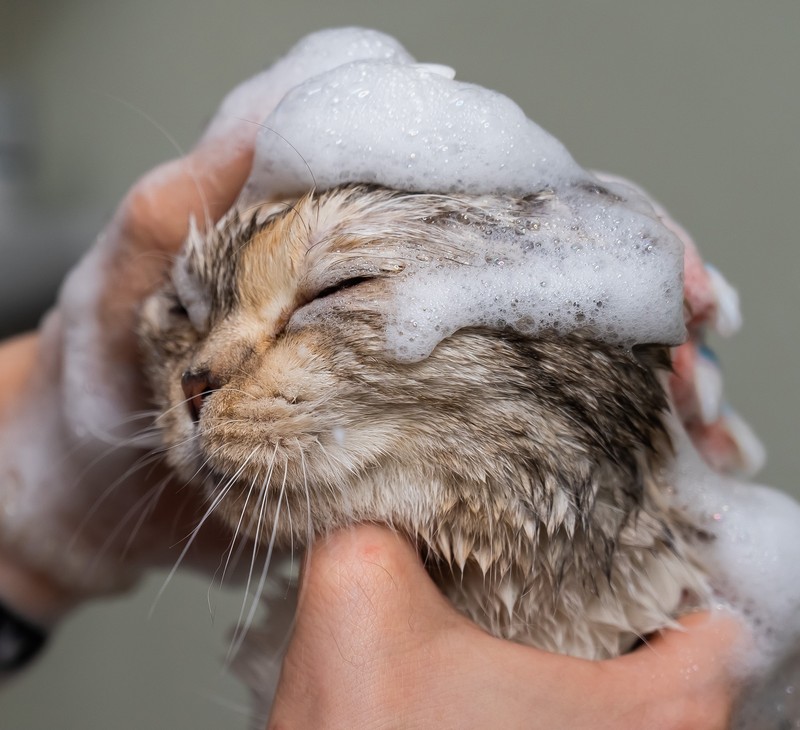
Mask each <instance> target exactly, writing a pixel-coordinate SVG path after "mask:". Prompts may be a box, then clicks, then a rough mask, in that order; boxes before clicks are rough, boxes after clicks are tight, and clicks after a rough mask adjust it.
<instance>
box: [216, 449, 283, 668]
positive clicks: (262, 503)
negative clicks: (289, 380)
mask: <svg viewBox="0 0 800 730" xmlns="http://www.w3.org/2000/svg"><path fill="white" fill-rule="evenodd" d="M279 445H280V443H279V442H276V443H275V449H274V450H273V452H272V459H271V460H270V463H269V467H268V469H267V474H266V476H265V477H264V481H263V483H262V485H261V494H260V495H259V496H258V501H257V502H256V509H255V515H257V522H256V533H255V536H254V538H253V551H252V556H251V558H250V570H249V571H248V574H247V583H246V584H245V589H244V596H243V597H242V608H241V610H240V611H239V618H238V619H237V620H236V632H235V633H234V637H233V640H232V642H231V645H230V646H229V647H228V653H227V655H226V657H225V663H226V664H227V663H228V661H229V660H230V658H231V656H232V655H233V646H234V643H235V642H236V640H237V636H238V630H239V628H240V627H241V625H242V617H243V616H244V611H245V606H246V605H247V597H248V596H249V595H250V585H251V583H252V580H253V569H254V568H255V562H256V555H257V554H258V549H259V539H260V537H261V529H262V527H263V525H264V510H265V507H266V504H267V495H268V493H269V486H270V483H271V481H272V474H273V470H274V468H275V457H276V456H277V454H278V447H279Z"/></svg>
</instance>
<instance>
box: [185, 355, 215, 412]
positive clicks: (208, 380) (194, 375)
mask: <svg viewBox="0 0 800 730" xmlns="http://www.w3.org/2000/svg"><path fill="white" fill-rule="evenodd" d="M220 385H221V383H220V381H219V379H218V378H216V377H215V376H214V375H212V373H211V371H210V370H209V369H208V368H201V369H199V370H186V371H184V373H183V375H181V387H182V388H183V394H184V395H185V396H186V407H187V408H188V409H189V415H190V416H191V417H192V421H194V422H195V423H197V421H199V420H200V409H201V408H202V407H203V403H204V402H205V400H206V398H207V397H208V396H209V395H211V394H212V393H213V392H214V391H215V390H217V389H218V388H219V387H220Z"/></svg>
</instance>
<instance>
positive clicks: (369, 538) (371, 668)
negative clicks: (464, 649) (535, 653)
mask: <svg viewBox="0 0 800 730" xmlns="http://www.w3.org/2000/svg"><path fill="white" fill-rule="evenodd" d="M465 622H466V619H464V618H463V617H462V616H461V615H460V614H458V613H457V612H456V611H455V609H453V608H452V607H451V606H450V604H449V603H448V602H447V601H446V599H445V598H444V596H442V594H441V593H440V592H439V590H438V588H437V587H436V586H435V585H434V583H433V582H432V581H431V579H430V577H429V576H428V574H427V573H426V572H425V569H424V567H423V566H422V564H421V562H420V560H419V557H418V556H417V554H416V551H415V550H414V548H413V547H412V546H411V545H410V544H409V543H408V542H407V541H406V540H405V539H404V538H402V537H401V536H399V535H398V534H396V533H394V532H392V531H391V530H389V529H387V528H384V527H377V526H374V525H363V526H359V527H356V528H353V529H351V530H349V531H347V532H340V533H336V534H334V535H333V536H332V537H330V538H328V539H326V540H324V541H321V542H320V543H317V544H316V545H315V546H314V548H313V552H312V554H311V556H310V560H309V562H308V563H307V565H306V568H305V571H304V575H303V579H302V585H301V589H300V599H299V605H298V611H297V615H296V623H295V630H294V634H293V636H292V640H291V643H290V645H289V650H288V652H287V655H286V658H285V660H284V665H283V670H282V672H281V678H280V681H279V684H278V690H277V694H276V698H275V702H274V704H273V711H272V721H271V725H270V726H271V727H283V726H287V727H315V726H317V725H315V722H316V721H317V720H318V719H319V718H320V717H325V718H327V720H328V723H329V726H331V727H333V726H337V725H336V722H335V721H334V720H333V718H336V717H338V718H341V719H342V722H343V723H344V724H343V725H342V726H350V727H361V726H362V725H360V724H359V720H363V721H364V722H365V723H367V724H368V720H369V721H370V722H372V721H375V719H376V717H378V716H381V717H387V718H388V719H391V717H392V715H393V713H394V712H401V711H403V710H404V709H405V708H404V705H405V699H407V698H404V697H403V694H402V693H401V694H400V695H398V692H397V689H398V687H405V688H406V690H407V691H410V690H411V687H412V686H414V685H415V684H416V683H418V682H419V673H420V672H419V666H418V659H419V657H420V655H421V654H423V655H425V656H426V660H427V659H433V660H434V663H435V657H432V656H431V655H432V654H435V653H436V651H437V649H436V648H435V647H437V646H441V645H442V642H441V639H442V637H443V634H444V633H445V632H447V631H448V629H450V628H455V627H458V626H461V625H463V624H464V623H465ZM398 702H401V703H402V704H401V706H398V707H395V705H397V703H398ZM364 726H366V725H364Z"/></svg>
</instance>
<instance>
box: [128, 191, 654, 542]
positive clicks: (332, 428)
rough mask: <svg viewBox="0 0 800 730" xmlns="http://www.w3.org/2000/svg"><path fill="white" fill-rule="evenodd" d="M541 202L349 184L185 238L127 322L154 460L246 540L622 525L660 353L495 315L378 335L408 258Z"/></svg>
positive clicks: (544, 204) (442, 250)
mask: <svg viewBox="0 0 800 730" xmlns="http://www.w3.org/2000/svg"><path fill="white" fill-rule="evenodd" d="M552 204H553V196H552V193H550V192H545V193H542V194H539V195H531V196H528V197H526V198H520V199H509V198H507V197H505V198H502V197H493V196H480V197H476V196H469V195H456V196H453V195H450V196H441V195H428V194H410V193H401V192H397V191H393V190H388V189H384V188H378V187H374V186H359V185H353V186H346V187H340V188H335V189H333V190H330V191H327V192H323V193H310V194H308V195H306V196H305V197H303V198H301V199H299V200H296V201H292V202H287V203H279V204H277V203H276V204H271V203H270V204H264V205H262V206H259V207H258V208H256V209H252V210H247V211H244V210H234V211H233V212H232V213H231V214H229V215H228V217H226V218H225V219H224V220H223V221H221V222H220V224H218V226H217V227H216V228H214V229H213V230H211V231H210V232H208V233H206V234H200V233H198V232H196V231H195V232H193V233H192V235H190V237H189V240H188V241H187V244H186V246H185V248H184V251H183V253H182V255H181V256H180V258H179V260H178V261H177V262H176V265H175V268H174V271H173V274H172V278H171V281H170V282H169V283H167V284H166V285H165V287H164V288H163V289H162V290H161V291H160V292H159V293H158V294H157V295H155V296H154V297H152V298H151V299H150V300H149V301H148V302H147V303H146V304H145V306H144V310H143V314H142V324H141V334H142V342H143V347H144V352H145V357H146V361H147V370H148V373H149V378H150V382H151V385H152V389H153V392H154V394H155V397H156V400H157V403H158V407H159V408H160V409H161V411H162V413H161V415H160V417H159V419H158V423H159V425H160V427H161V429H162V431H163V437H164V441H165V445H166V453H167V458H168V460H169V462H170V463H171V464H172V466H173V467H174V468H176V469H177V470H178V471H179V472H180V473H181V474H182V476H183V477H184V478H185V479H187V480H197V481H199V482H203V483H204V484H205V486H206V488H207V489H208V490H209V492H210V494H209V498H210V499H211V500H212V503H213V504H215V506H216V509H217V511H218V512H219V513H220V514H222V515H223V516H224V517H225V518H226V519H227V520H228V521H229V522H230V523H231V525H232V526H235V527H237V528H238V529H241V530H243V531H244V532H246V533H248V534H250V535H252V536H256V537H258V536H259V535H264V534H267V535H268V534H269V530H271V529H272V528H273V527H276V530H277V534H278V536H279V538H281V539H288V538H289V537H291V538H292V539H298V538H299V539H304V538H305V537H307V536H308V534H307V530H311V531H313V532H315V533H320V532H324V531H326V530H328V529H333V528H336V527H339V526H342V525H347V524H351V523H353V522H355V521H364V520H376V521H381V522H386V523H389V524H394V525H397V526H398V527H401V528H403V529H405V530H407V531H410V532H412V533H417V534H420V535H423V536H426V535H431V534H433V533H436V532H437V531H439V532H441V533H442V534H445V533H446V532H447V529H445V528H446V526H447V525H448V520H450V521H458V522H459V525H460V526H459V529H460V530H462V531H467V532H469V531H473V532H474V533H476V534H481V533H485V532H486V531H487V530H488V531H490V532H491V530H492V529H493V526H497V525H499V524H500V523H503V524H505V523H508V525H509V526H510V527H509V529H510V530H511V532H513V531H514V530H516V531H517V532H518V533H519V531H521V530H524V531H525V532H526V533H527V534H528V535H529V536H530V535H531V534H533V532H536V531H537V530H539V529H540V528H542V527H544V528H545V529H546V530H548V531H550V532H553V531H555V530H566V531H567V532H568V533H570V534H572V532H574V531H576V530H583V531H591V530H592V529H594V527H593V526H596V523H598V522H603V523H604V524H603V528H602V529H603V532H604V534H608V535H613V534H614V533H615V531H617V532H618V531H619V529H620V525H621V523H622V521H624V519H625V516H626V515H628V514H629V513H630V512H631V509H632V508H633V506H635V505H636V504H638V503H639V501H640V500H641V499H642V491H643V481H644V480H645V479H646V478H648V474H649V473H650V471H651V470H652V468H653V466H654V465H656V464H657V463H658V462H659V460H660V459H661V457H662V456H663V455H664V454H665V452H666V451H667V450H668V445H667V444H668V439H667V436H666V433H665V431H664V428H663V425H662V421H661V417H662V414H663V412H664V410H665V409H666V406H667V400H666V396H665V394H664V390H663V388H662V386H661V384H660V382H659V377H658V372H657V371H658V369H659V368H660V367H661V366H663V365H664V364H665V362H666V351H665V349H664V348H660V347H657V346H643V347H637V348H633V349H625V348H622V347H619V346H617V345H612V344H608V343H604V342H602V341H600V340H599V339H597V338H596V337H594V336H593V335H592V333H591V332H589V331H581V330H578V331H574V332H571V333H569V334H557V333H555V332H549V331H544V332H540V333H538V334H537V335H536V336H526V335H523V334H521V333H520V332H519V331H518V330H515V329H511V328H490V327H468V328H464V329H460V330H458V331H457V332H455V333H454V334H452V335H450V336H448V337H445V338H444V339H443V340H442V341H441V342H440V343H439V344H438V345H437V346H436V347H435V348H434V349H433V351H432V352H431V353H430V355H428V356H427V357H424V358H423V359H421V360H419V361H413V362H408V361H404V360H402V359H399V358H398V357H397V356H396V353H394V352H393V351H392V349H391V348H390V347H387V335H386V332H387V326H388V322H389V320H390V319H391V318H392V317H394V316H395V315H396V311H395V309H396V306H397V295H398V291H399V289H398V287H402V286H404V282H405V281H406V280H405V278H404V277H405V274H406V273H407V270H408V268H409V267H417V268H419V267H425V266H436V265H437V262H440V261H442V260H445V259H446V260H448V261H453V260H455V261H458V260H459V258H460V257H464V256H465V252H466V254H469V251H468V249H469V247H470V246H471V245H472V244H471V243H470V242H471V241H472V242H474V241H476V240H477V239H476V237H475V232H476V231H477V230H478V229H481V230H485V229H486V227H487V226H488V227H492V226H500V225H506V224H508V223H509V222H510V221H512V222H513V221H514V220H516V219H518V218H520V217H525V216H528V217H529V216H531V215H532V214H537V215H538V214H546V212H547V208H548V206H550V205H552ZM276 517H278V519H277V520H276ZM606 522H607V523H608V524H605V523H606ZM265 531H266V533H265ZM431 539H433V538H431ZM442 539H445V538H442Z"/></svg>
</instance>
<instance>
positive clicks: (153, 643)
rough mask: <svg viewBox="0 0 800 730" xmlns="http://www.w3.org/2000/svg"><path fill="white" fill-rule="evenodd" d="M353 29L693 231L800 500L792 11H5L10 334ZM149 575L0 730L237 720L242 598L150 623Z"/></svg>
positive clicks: (746, 410)
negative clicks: (302, 47) (305, 50)
mask: <svg viewBox="0 0 800 730" xmlns="http://www.w3.org/2000/svg"><path fill="white" fill-rule="evenodd" d="M347 24H359V25H366V26H373V27H376V28H379V29H381V30H384V31H386V32H388V33H391V34H393V35H396V36H397V37H398V38H399V39H400V40H401V41H402V42H403V43H404V44H405V45H406V46H407V48H408V49H409V50H410V51H411V52H412V53H413V54H414V55H415V56H416V57H417V58H418V59H419V60H422V61H436V62H442V63H446V64H448V65H451V66H453V67H455V69H456V71H457V73H458V76H459V78H462V79H464V80H469V81H473V82H477V83H480V84H483V85H485V86H489V87H492V88H496V89H498V90H500V91H503V92H505V93H507V94H508V95H510V96H511V97H512V98H514V99H515V100H516V101H517V102H518V103H519V104H520V105H521V106H522V107H523V108H524V109H525V110H526V112H527V113H528V115H529V116H531V117H532V118H534V119H535V120H537V121H538V122H539V123H540V124H542V125H543V126H544V127H545V128H547V129H549V130H550V131H552V132H554V133H555V134H556V136H558V137H559V138H560V139H562V141H564V142H565V144H566V145H567V146H568V147H569V148H570V150H571V151H572V153H573V155H574V156H575V157H576V158H577V159H578V161H579V162H581V163H583V164H584V165H585V166H587V167H595V168H600V169H606V170H609V171H613V172H616V173H619V174H622V175H625V176H627V177H630V178H632V179H634V180H636V181H638V182H639V183H640V184H642V185H643V186H644V187H646V188H647V189H648V190H650V192H651V193H653V194H654V195H655V196H656V197H657V198H658V199H660V200H661V201H662V202H663V203H664V204H665V205H666V206H667V207H668V208H669V209H670V210H671V211H672V212H673V213H674V214H675V216H676V217H677V218H678V219H679V220H680V221H681V222H682V223H683V224H685V226H686V227H687V228H688V229H689V230H690V231H691V232H692V233H693V234H694V236H695V238H696V240H697V241H698V243H699V245H700V247H701V249H702V251H703V253H704V254H705V256H706V257H707V258H708V259H709V260H711V261H713V262H714V263H715V264H716V265H717V266H718V267H719V268H720V269H721V270H722V271H723V272H724V273H725V274H726V275H727V277H728V278H729V279H730V280H731V281H732V282H734V283H735V284H736V286H737V287H738V289H739V292H740V294H741V297H742V305H743V311H744V317H745V327H744V330H743V332H742V333H741V334H740V335H738V336H737V337H736V338H734V339H733V340H732V341H730V342H724V343H721V344H719V351H720V353H721V355H722V357H723V361H724V365H725V368H726V383H727V389H728V393H729V395H730V396H731V399H732V401H733V402H734V403H735V404H736V406H737V408H738V409H739V411H740V412H741V413H742V414H743V415H744V416H745V417H746V418H747V419H748V420H749V421H750V422H751V424H752V425H753V426H754V427H755V429H756V431H757V432H758V433H759V434H760V435H761V436H762V438H763V440H764V441H765V443H766V444H767V447H768V450H769V453H770V460H769V463H768V466H767V468H766V469H765V470H764V472H763V474H762V475H761V479H762V480H763V481H765V482H766V483H770V484H775V485H779V486H781V487H784V488H787V489H789V490H792V491H795V493H796V494H797V491H796V488H797V485H798V479H797V474H798V471H800V470H799V469H798V467H799V466H800V449H798V448H797V447H798V443H797V428H796V426H795V423H796V418H797V412H798V405H800V397H799V396H798V388H797V375H796V373H797V362H798V356H799V355H800V352H799V351H798V324H797V305H798V287H797V276H798V272H800V250H799V249H798V246H797V216H798V213H800V199H799V196H798V191H800V184H799V183H798V180H799V179H800V141H799V140H798V133H799V132H800V89H798V73H800V42H798V38H800V3H798V2H797V1H796V0H786V1H785V2H778V1H770V0H767V1H765V2H760V3H745V2H738V1H736V0H705V1H702V0H694V1H693V2H687V1H682V2H669V3H666V2H659V3H654V2H646V3H645V2H642V1H641V0H629V1H624V0H606V1H605V2H564V1H563V0H562V1H560V2H556V1H550V0H548V1H547V2H517V1H513V2H504V3H497V2H493V3H485V2H484V3H478V2H474V0H470V1H469V2H431V0H403V2H396V3H394V4H391V5H390V4H380V3H371V4H369V5H367V4H362V3H357V2H348V1H346V0H329V1H328V2H325V3H322V2H320V3H319V5H317V4H314V3H311V2H306V1H305V0H291V1H285V2H284V1H278V0H274V1H272V2H258V3H256V2H245V1H244V0H226V1H225V2H212V1H211V0H176V1H175V2H164V1H163V0H139V1H138V2H130V3H122V2H108V1H107V0H62V1H61V2H55V1H50V2H45V1H43V0H40V1H39V2H38V3H31V2H27V1H26V0H0V82H2V83H5V84H6V88H8V82H9V81H13V82H15V84H16V86H17V92H15V97H14V98H16V99H17V100H20V99H21V100H23V101H22V102H20V104H21V105H22V106H24V105H25V104H27V108H28V111H27V112H25V113H24V118H25V119H26V120H27V121H26V123H25V124H24V125H22V126H23V127H24V134H23V135H22V136H23V137H24V138H25V139H24V146H25V147H26V149H28V150H29V152H28V153H26V155H27V156H25V163H24V164H23V165H22V166H21V167H20V169H21V170H22V172H21V173H20V174H19V176H18V177H19V180H22V178H23V177H24V178H26V180H27V187H25V189H24V192H23V193H19V196H18V197H17V198H14V200H16V201H17V202H18V203H19V205H17V206H15V209H16V210H17V211H20V210H22V211H23V213H19V212H17V213H13V214H12V213H10V212H8V211H5V212H2V209H0V212H2V215H3V216H4V217H3V218H0V228H3V227H4V226H5V229H6V230H5V234H4V235H2V236H0V245H2V247H3V248H2V254H3V266H2V278H0V291H1V292H2V293H0V297H2V298H0V301H2V327H3V328H4V329H3V331H4V332H8V331H11V330H13V329H15V328H20V327H22V326H24V325H25V323H27V322H30V321H32V318H33V317H35V316H36V314H35V312H36V308H37V307H41V306H44V304H45V303H46V302H47V301H48V300H50V299H52V296H53V292H54V285H55V281H57V277H58V270H59V269H60V267H62V266H64V265H66V263H67V262H68V261H69V260H71V259H72V258H74V257H75V256H77V255H78V253H79V251H80V250H81V248H83V247H85V246H86V245H88V242H89V241H90V240H91V236H92V233H93V232H96V230H97V227H98V226H99V225H100V222H101V221H102V220H103V219H104V218H105V217H106V216H107V215H108V214H109V213H110V211H111V210H112V208H113V205H114V203H115V201H117V200H118V199H119V198H120V196H121V195H122V194H123V193H124V191H125V190H126V188H127V187H128V186H129V185H130V183H131V182H132V181H133V180H134V179H135V178H136V177H137V176H138V175H140V174H141V173H143V172H144V171H146V170H147V169H148V168H149V167H151V166H153V165H155V164H156V163H158V162H159V161H161V160H164V159H165V158H168V157H171V156H174V155H175V154H176V152H177V151H176V144H177V147H178V148H181V149H186V148H187V147H189V146H190V145H191V143H192V140H193V139H195V137H196V136H197V134H198V133H199V131H200V130H201V128H202V126H203V124H204V122H205V121H206V120H207V119H208V117H209V115H210V113H211V112H212V110H213V108H214V107H215V105H216V104H217V102H218V100H219V99H220V98H221V97H222V95H223V94H224V93H225V91H226V90H228V89H229V88H230V87H231V86H233V85H234V84H235V83H236V82H237V81H239V80H241V79H243V78H244V77H245V76H247V75H249V74H251V73H253V72H255V71H256V70H258V69H260V68H261V67H262V66H264V65H265V64H267V63H268V62H270V61H271V60H272V59H274V58H275V57H276V56H277V55H279V54H281V53H283V52H284V51H285V50H287V49H288V48H289V47H290V46H291V45H292V44H293V43H294V41H296V40H297V39H298V38H300V37H301V36H302V35H304V34H306V33H308V32H309V31H312V30H315V29H318V28H322V27H327V26H337V25H347ZM22 106H20V108H22ZM170 138H173V139H174V142H175V143H173V142H172V141H171V140H170ZM1 141H2V140H0V142H1ZM20 144H21V145H22V143H20ZM30 152H32V154H30ZM19 189H20V190H22V186H21V185H20V186H19ZM0 192H2V188H0ZM23 195H24V201H23V198H22V197H21V196H23ZM7 199H8V197H7ZM0 200H2V198H1V197H0ZM7 207H9V206H7ZM56 228H57V229H58V230H59V231H62V232H63V233H62V235H57V234H55V233H54V232H53V231H54V230H55V229H56ZM9 230H11V231H12V234H13V235H10V234H9V233H8V231H9ZM162 580H163V578H158V577H156V578H153V579H152V581H151V582H149V583H147V584H146V585H145V586H144V587H143V589H142V591H140V592H139V593H138V594H137V595H136V596H135V597H133V598H130V597H129V598H126V599H121V600H116V601H113V602H107V603H103V604H97V605H95V606H92V607H90V608H87V609H84V610H82V611H80V612H79V613H77V614H76V615H75V616H74V618H72V619H71V620H70V621H68V622H67V623H66V624H65V625H64V626H63V629H62V631H61V632H60V633H59V634H58V635H57V636H56V638H55V641H54V642H53V646H52V648H51V650H50V652H49V653H48V654H47V655H46V656H45V658H44V659H43V660H42V661H41V662H40V663H39V664H38V666H36V667H35V668H34V669H33V670H32V671H30V672H29V673H27V674H26V676H24V677H23V678H21V679H19V680H18V681H16V682H15V683H14V684H13V685H12V686H11V687H9V688H7V689H6V690H5V691H4V693H3V694H2V695H0V727H2V728H3V729H4V730H6V729H8V730H21V729H23V728H25V729H36V730H38V729H39V728H46V727H47V728H59V729H60V728H85V729H87V730H88V729H89V728H115V729H119V730H122V729H123V728H168V727H169V728H187V730H188V728H192V729H193V730H194V729H198V730H199V729H201V728H242V727H244V726H245V720H244V717H243V716H242V714H241V712H240V710H238V709H237V707H239V708H241V705H242V703H243V702H244V695H243V693H242V692H241V690H240V689H239V688H238V687H237V686H236V685H235V683H233V682H231V681H230V680H229V679H227V678H225V677H222V676H220V666H221V664H222V661H221V658H222V656H224V652H225V646H226V639H225V638H224V636H225V629H226V628H227V626H228V625H229V624H230V622H231V621H232V620H233V619H232V618H231V616H233V617H235V615H236V614H238V606H239V601H240V600H241V597H240V596H237V595H227V596H223V598H222V599H221V600H222V603H223V604H224V605H223V606H221V608H220V611H219V614H218V615H217V619H216V621H215V622H214V623H213V625H212V621H211V617H210V615H209V611H208V607H207V601H206V592H207V589H208V582H209V581H208V580H207V579H200V578H182V579H180V580H176V581H175V582H174V583H173V584H172V586H171V587H170V588H169V589H168V590H167V592H166V595H165V597H164V599H163V600H162V601H161V603H160V604H159V606H158V608H157V610H156V612H155V614H154V616H153V618H152V619H149V620H148V618H147V613H148V609H149V606H150V604H151V603H152V600H153V596H154V594H155V591H156V590H157V588H158V587H159V586H160V583H161V581H162Z"/></svg>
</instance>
